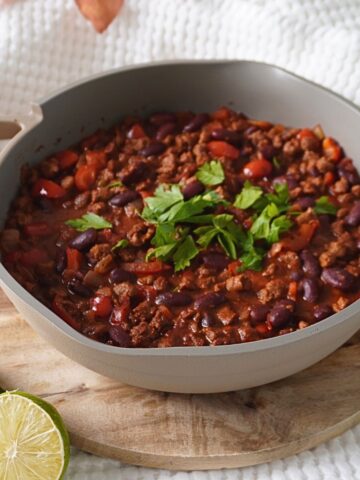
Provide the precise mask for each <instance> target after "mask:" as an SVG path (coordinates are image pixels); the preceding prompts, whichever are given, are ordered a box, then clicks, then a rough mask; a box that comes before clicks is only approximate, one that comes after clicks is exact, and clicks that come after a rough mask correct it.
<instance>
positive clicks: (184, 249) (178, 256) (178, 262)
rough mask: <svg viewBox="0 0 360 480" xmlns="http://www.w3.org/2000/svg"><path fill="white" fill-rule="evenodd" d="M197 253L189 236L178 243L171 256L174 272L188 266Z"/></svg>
mask: <svg viewBox="0 0 360 480" xmlns="http://www.w3.org/2000/svg"><path fill="white" fill-rule="evenodd" d="M198 253H199V250H198V248H197V247H196V245H195V242H194V239H193V238H192V236H191V235H187V236H186V237H185V240H183V241H182V243H180V245H179V246H178V248H177V249H176V252H175V253H174V256H173V259H174V265H175V272H178V271H179V270H183V269H184V268H186V267H188V266H189V265H190V260H192V259H193V258H194V257H196V255H197V254H198Z"/></svg>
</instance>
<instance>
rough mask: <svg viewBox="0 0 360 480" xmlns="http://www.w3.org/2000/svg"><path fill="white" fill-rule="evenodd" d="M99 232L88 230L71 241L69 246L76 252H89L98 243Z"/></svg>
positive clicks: (92, 229) (93, 229)
mask: <svg viewBox="0 0 360 480" xmlns="http://www.w3.org/2000/svg"><path fill="white" fill-rule="evenodd" d="M96 239H97V232H96V230H95V228H88V229H87V230H85V232H82V233H79V235H77V236H76V237H75V238H73V239H72V240H71V242H70V243H69V246H70V247H71V248H75V249H76V250H80V251H81V252H82V251H85V250H89V248H90V247H92V246H93V245H94V244H95V243H96Z"/></svg>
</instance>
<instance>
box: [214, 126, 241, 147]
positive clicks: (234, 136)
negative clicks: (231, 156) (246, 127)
mask: <svg viewBox="0 0 360 480" xmlns="http://www.w3.org/2000/svg"><path fill="white" fill-rule="evenodd" d="M211 138H212V139H214V140H224V141H225V142H228V143H231V144H232V145H235V146H236V147H239V146H240V144H241V134H240V133H239V132H236V131H234V130H226V129H225V128H216V129H215V130H213V131H212V132H211Z"/></svg>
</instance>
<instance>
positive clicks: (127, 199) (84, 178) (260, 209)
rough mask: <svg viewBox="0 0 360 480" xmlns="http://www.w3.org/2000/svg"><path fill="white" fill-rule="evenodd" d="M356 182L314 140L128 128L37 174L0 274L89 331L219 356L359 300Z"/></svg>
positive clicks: (235, 129)
mask: <svg viewBox="0 0 360 480" xmlns="http://www.w3.org/2000/svg"><path fill="white" fill-rule="evenodd" d="M359 226H360V178H359V174H358V172H357V170H356V169H355V167H354V165H353V162H352V160H351V159H350V158H348V157H346V156H345V154H344V151H343V150H342V148H341V146H340V145H339V144H338V143H337V142H336V141H335V140H334V139H332V138H330V137H327V136H325V134H324V132H323V131H322V129H321V127H320V126H316V127H314V128H312V129H308V128H304V129H295V128H286V127H285V126H283V125H279V124H275V125H274V124H271V123H269V122H266V121H258V120H251V119H248V118H247V117H246V116H245V115H243V114H238V113H235V112H233V111H231V110H229V109H228V108H224V107H223V108H220V109H219V110H217V111H215V112H213V113H212V114H205V113H202V114H193V113H188V112H184V113H156V114H153V115H151V116H150V117H149V118H147V119H140V118H133V117H127V118H125V119H124V120H123V121H122V122H121V123H120V124H119V125H116V126H114V127H113V128H112V129H110V130H108V131H102V130H99V131H97V132H95V133H94V134H93V135H91V136H89V137H88V138H85V139H84V140H83V141H82V142H81V143H80V144H78V145H76V146H74V147H73V148H71V149H68V150H64V151H62V152H59V153H55V154H53V155H51V156H49V157H48V158H46V159H44V160H43V161H42V162H40V164H38V165H36V166H35V167H29V166H24V167H23V169H22V172H21V184H20V190H19V193H18V195H17V197H16V199H15V200H14V201H13V204H12V207H11V210H10V211H9V214H8V218H7V220H6V223H5V228H4V230H3V232H2V237H1V251H2V258H3V263H4V265H5V267H6V268H7V269H8V271H9V272H10V273H11V274H12V275H13V276H14V277H15V279H16V280H17V281H18V282H20V283H21V285H23V286H24V287H25V288H26V289H27V290H28V291H29V292H31V293H32V294H33V295H34V296H35V297H36V298H38V299H39V300H40V301H41V302H43V303H44V304H45V305H47V306H48V307H49V308H51V309H52V310H53V311H54V312H55V313H56V314H57V315H58V316H59V317H61V318H62V319H63V320H64V321H65V322H66V323H68V324H69V325H70V326H71V327H73V328H75V329H76V330H78V331H80V332H82V333H83V334H84V335H86V336H88V337H90V338H92V339H94V340H98V341H101V342H104V343H107V344H109V345H116V346H121V347H171V346H191V345H195V346H203V345H225V344H231V343H240V342H249V341H254V340H260V339H264V338H269V337H273V336H277V335H283V334H285V333H289V332H293V331H295V330H297V329H302V328H305V327H307V326H308V325H311V324H313V323H315V322H318V321H320V320H323V319H325V318H326V317H328V316H330V315H332V314H333V313H335V312H338V311H340V310H342V309H343V308H345V307H346V306H348V305H349V304H350V303H352V302H354V301H355V300H356V299H357V298H359V282H358V278H359V273H360V265H359V253H358V252H359V247H360V230H359Z"/></svg>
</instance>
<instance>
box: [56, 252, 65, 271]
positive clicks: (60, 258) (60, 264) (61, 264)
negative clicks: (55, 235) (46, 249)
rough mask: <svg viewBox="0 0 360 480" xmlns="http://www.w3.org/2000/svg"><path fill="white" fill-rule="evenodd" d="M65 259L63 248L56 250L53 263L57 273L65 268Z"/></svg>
mask: <svg viewBox="0 0 360 480" xmlns="http://www.w3.org/2000/svg"><path fill="white" fill-rule="evenodd" d="M66 264H67V260H66V253H65V251H64V250H60V251H59V252H58V255H57V258H56V264H55V270H56V271H57V273H62V272H63V271H64V270H65V268H66Z"/></svg>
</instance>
